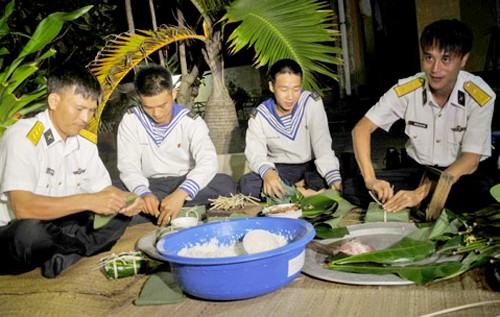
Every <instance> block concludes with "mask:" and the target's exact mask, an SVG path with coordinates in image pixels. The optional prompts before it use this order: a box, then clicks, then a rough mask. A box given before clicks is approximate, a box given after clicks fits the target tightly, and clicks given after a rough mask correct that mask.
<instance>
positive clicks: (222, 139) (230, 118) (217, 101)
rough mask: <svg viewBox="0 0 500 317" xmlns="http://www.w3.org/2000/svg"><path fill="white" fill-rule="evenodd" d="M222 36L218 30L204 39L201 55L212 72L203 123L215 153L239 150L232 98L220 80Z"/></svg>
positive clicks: (222, 67)
mask: <svg viewBox="0 0 500 317" xmlns="http://www.w3.org/2000/svg"><path fill="white" fill-rule="evenodd" d="M221 47H222V38H221V33H220V32H219V31H217V32H215V33H213V36H212V38H211V39H207V41H206V43H205V50H204V51H203V56H204V57H205V60H206V61H207V64H208V66H209V67H210V70H211V72H212V93H211V94H210V97H209V98H208V101H207V104H206V105H205V122H206V123H207V125H208V128H209V129H210V137H211V138H212V141H213V142H214V145H215V148H216V150H217V153H218V154H225V153H234V152H241V151H242V150H243V144H242V139H241V136H240V129H239V122H238V117H237V115H236V109H235V105H234V102H233V100H232V99H231V97H230V96H229V92H228V91H227V88H226V85H225V81H224V60H223V58H222V54H221Z"/></svg>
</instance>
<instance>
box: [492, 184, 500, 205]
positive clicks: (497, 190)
mask: <svg viewBox="0 0 500 317" xmlns="http://www.w3.org/2000/svg"><path fill="white" fill-rule="evenodd" d="M490 194H491V196H493V198H495V199H496V201H498V202H499V203H500V184H496V185H495V186H493V187H491V189H490Z"/></svg>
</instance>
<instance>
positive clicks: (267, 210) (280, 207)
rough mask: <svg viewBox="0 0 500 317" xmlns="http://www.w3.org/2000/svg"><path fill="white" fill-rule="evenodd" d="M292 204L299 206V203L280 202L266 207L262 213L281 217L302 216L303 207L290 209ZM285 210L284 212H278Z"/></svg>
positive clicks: (295, 217) (294, 217)
mask: <svg viewBox="0 0 500 317" xmlns="http://www.w3.org/2000/svg"><path fill="white" fill-rule="evenodd" d="M292 206H297V204H279V205H274V206H269V207H266V208H264V209H263V210H262V213H263V214H264V215H265V216H268V217H281V218H293V219H297V218H300V217H301V216H302V209H300V206H299V209H297V210H288V209H289V208H290V207H292ZM279 210H283V211H282V212H276V211H279Z"/></svg>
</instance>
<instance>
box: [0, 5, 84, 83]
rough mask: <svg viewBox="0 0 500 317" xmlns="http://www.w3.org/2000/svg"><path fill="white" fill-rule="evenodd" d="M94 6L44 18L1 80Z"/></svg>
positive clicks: (0, 76) (0, 75)
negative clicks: (68, 23) (69, 22)
mask: <svg viewBox="0 0 500 317" xmlns="http://www.w3.org/2000/svg"><path fill="white" fill-rule="evenodd" d="M92 7H93V6H92V5H89V6H85V7H83V8H80V9H78V10H75V11H72V12H69V13H66V12H56V13H52V14H50V15H49V16H48V17H46V18H45V19H43V20H42V21H41V22H40V24H38V26H37V27H36V29H35V32H34V33H33V35H32V36H31V38H30V40H29V41H28V43H26V45H25V46H24V47H23V49H22V50H21V53H20V54H19V56H18V57H17V58H16V59H15V60H14V61H13V62H12V64H11V65H10V66H9V67H8V68H7V70H6V71H5V72H4V73H3V74H0V82H4V81H6V80H7V79H8V78H9V77H10V75H11V74H12V73H13V72H14V71H15V70H16V69H17V67H18V66H19V65H20V64H21V63H22V62H23V60H24V58H25V57H26V56H28V55H30V54H32V53H35V52H38V51H40V50H42V49H43V48H44V47H45V46H46V45H47V44H49V43H50V42H51V41H52V40H53V39H54V38H55V37H56V36H57V35H58V34H59V32H60V31H61V29H62V26H63V25H64V23H65V22H68V21H72V20H75V19H77V18H79V17H80V16H82V15H83V14H85V13H87V12H88V11H89V10H90V9H91V8H92Z"/></svg>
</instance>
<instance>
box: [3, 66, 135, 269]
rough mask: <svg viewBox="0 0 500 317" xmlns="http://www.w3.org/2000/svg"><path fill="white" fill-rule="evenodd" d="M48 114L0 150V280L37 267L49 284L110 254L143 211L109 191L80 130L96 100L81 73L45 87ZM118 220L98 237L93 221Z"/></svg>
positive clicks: (62, 73)
mask: <svg viewBox="0 0 500 317" xmlns="http://www.w3.org/2000/svg"><path fill="white" fill-rule="evenodd" d="M47 87H48V109H47V110H45V111H44V112H42V113H39V114H38V115H37V116H35V117H34V118H29V119H22V120H19V121H18V122H17V123H15V124H14V125H13V126H12V127H10V128H9V129H7V131H6V133H5V134H4V135H3V137H2V139H1V143H0V189H1V190H0V193H1V198H0V200H1V201H0V254H2V261H0V274H20V273H24V272H28V271H31V270H33V269H35V268H37V267H42V274H43V275H44V276H45V277H55V276H57V275H59V274H60V273H61V271H62V270H64V269H65V268H67V267H68V266H70V265H71V264H73V263H75V262H76V261H78V260H79V259H80V258H81V257H82V256H91V255H94V254H97V253H99V252H103V251H106V250H109V249H110V248H111V247H112V246H113V245H114V244H115V243H116V241H117V240H118V239H119V238H120V236H121V235H122V234H123V232H124V230H125V228H126V227H127V225H128V224H129V222H130V220H131V216H133V215H136V214H138V213H139V212H140V211H141V210H142V209H143V201H142V200H141V199H137V200H136V201H135V202H134V203H132V204H131V205H129V206H126V201H127V199H128V198H130V196H131V195H133V194H131V193H128V192H124V191H121V190H119V189H118V188H116V187H113V186H111V178H110V176H109V173H108V171H107V170H106V168H105V166H104V164H103V162H102V161H101V159H100V158H99V156H98V152H97V146H96V145H95V144H94V142H93V141H95V135H94V134H92V133H90V132H89V131H87V130H84V127H85V126H86V125H87V123H88V121H89V120H90V119H91V118H92V116H93V115H94V113H95V111H96V108H97V104H98V101H99V100H100V97H101V88H100V85H99V82H98V81H97V79H96V78H95V77H94V76H93V75H92V74H91V73H90V72H88V71H87V70H85V69H82V68H73V67H69V68H65V69H61V70H59V71H57V72H55V73H53V74H52V75H51V76H49V78H48V81H47ZM93 214H101V215H110V214H117V216H116V217H114V218H113V219H112V220H111V221H109V222H108V223H107V224H106V225H105V226H103V227H102V228H100V229H99V230H94V228H93V221H92V217H91V215H93Z"/></svg>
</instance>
